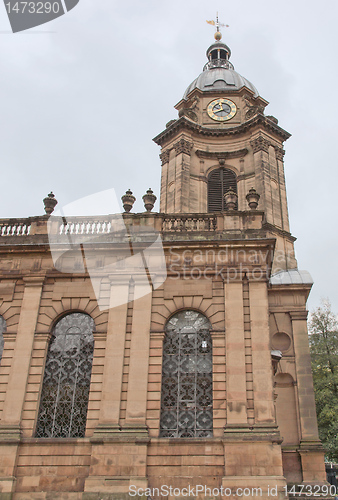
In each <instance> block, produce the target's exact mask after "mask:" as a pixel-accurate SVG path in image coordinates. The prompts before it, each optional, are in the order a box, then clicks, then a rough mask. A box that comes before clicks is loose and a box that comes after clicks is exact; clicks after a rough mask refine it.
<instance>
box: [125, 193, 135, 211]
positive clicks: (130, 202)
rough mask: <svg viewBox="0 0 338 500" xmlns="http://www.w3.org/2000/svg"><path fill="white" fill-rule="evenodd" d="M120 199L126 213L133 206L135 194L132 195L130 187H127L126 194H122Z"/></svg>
mask: <svg viewBox="0 0 338 500" xmlns="http://www.w3.org/2000/svg"><path fill="white" fill-rule="evenodd" d="M121 200H122V203H123V209H124V211H125V212H126V213H128V212H130V210H131V209H132V208H133V205H134V203H135V200H136V198H135V196H134V195H133V193H132V192H131V191H130V189H128V191H126V194H124V195H123V196H121Z"/></svg>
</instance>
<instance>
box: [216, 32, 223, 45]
mask: <svg viewBox="0 0 338 500" xmlns="http://www.w3.org/2000/svg"><path fill="white" fill-rule="evenodd" d="M214 37H215V40H217V42H219V41H220V40H221V38H222V33H220V32H219V31H216V33H215V35H214Z"/></svg>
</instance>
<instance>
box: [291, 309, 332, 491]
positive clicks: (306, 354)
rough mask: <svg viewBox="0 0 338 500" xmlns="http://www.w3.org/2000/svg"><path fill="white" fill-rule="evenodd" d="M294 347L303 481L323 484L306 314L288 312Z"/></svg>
mask: <svg viewBox="0 0 338 500" xmlns="http://www.w3.org/2000/svg"><path fill="white" fill-rule="evenodd" d="M290 316H291V321H292V331H293V343H294V348H295V362H296V373H297V389H298V391H297V392H298V404H299V419H300V431H301V442H300V448H299V453H300V456H301V461H302V469H303V481H305V482H316V481H317V482H318V481H325V480H326V474H325V466H324V451H323V448H322V445H321V442H320V440H319V437H318V427H317V416H316V406H315V397H314V390H313V380H312V371H311V358H310V347H309V339H308V332H307V311H306V310H304V309H303V310H299V311H292V312H290Z"/></svg>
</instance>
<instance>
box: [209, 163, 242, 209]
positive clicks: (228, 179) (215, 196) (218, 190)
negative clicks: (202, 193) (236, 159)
mask: <svg viewBox="0 0 338 500" xmlns="http://www.w3.org/2000/svg"><path fill="white" fill-rule="evenodd" d="M229 188H231V189H232V190H233V191H235V193H236V194H237V180H236V175H235V174H234V172H232V171H231V170H229V169H228V168H216V169H215V170H213V171H212V172H211V173H210V174H209V176H208V212H224V211H225V210H226V207H225V201H224V195H225V193H226V192H227V191H228V189H229ZM235 210H238V203H236V207H235Z"/></svg>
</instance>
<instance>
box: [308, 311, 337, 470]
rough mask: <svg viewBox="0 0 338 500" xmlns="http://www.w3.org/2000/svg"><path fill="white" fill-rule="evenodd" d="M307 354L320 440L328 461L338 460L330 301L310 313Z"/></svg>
mask: <svg viewBox="0 0 338 500" xmlns="http://www.w3.org/2000/svg"><path fill="white" fill-rule="evenodd" d="M309 331H310V337H309V339H310V350H311V364H312V372H313V383H314V389H315V398H316V409H317V418H318V428H319V436H320V439H321V440H322V443H323V446H324V448H325V451H326V456H327V458H328V459H329V460H338V320H337V317H336V316H335V314H334V313H333V312H332V310H331V305H330V303H329V301H323V303H322V306H321V307H318V308H317V309H315V311H313V312H312V314H311V318H310V323H309Z"/></svg>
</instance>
